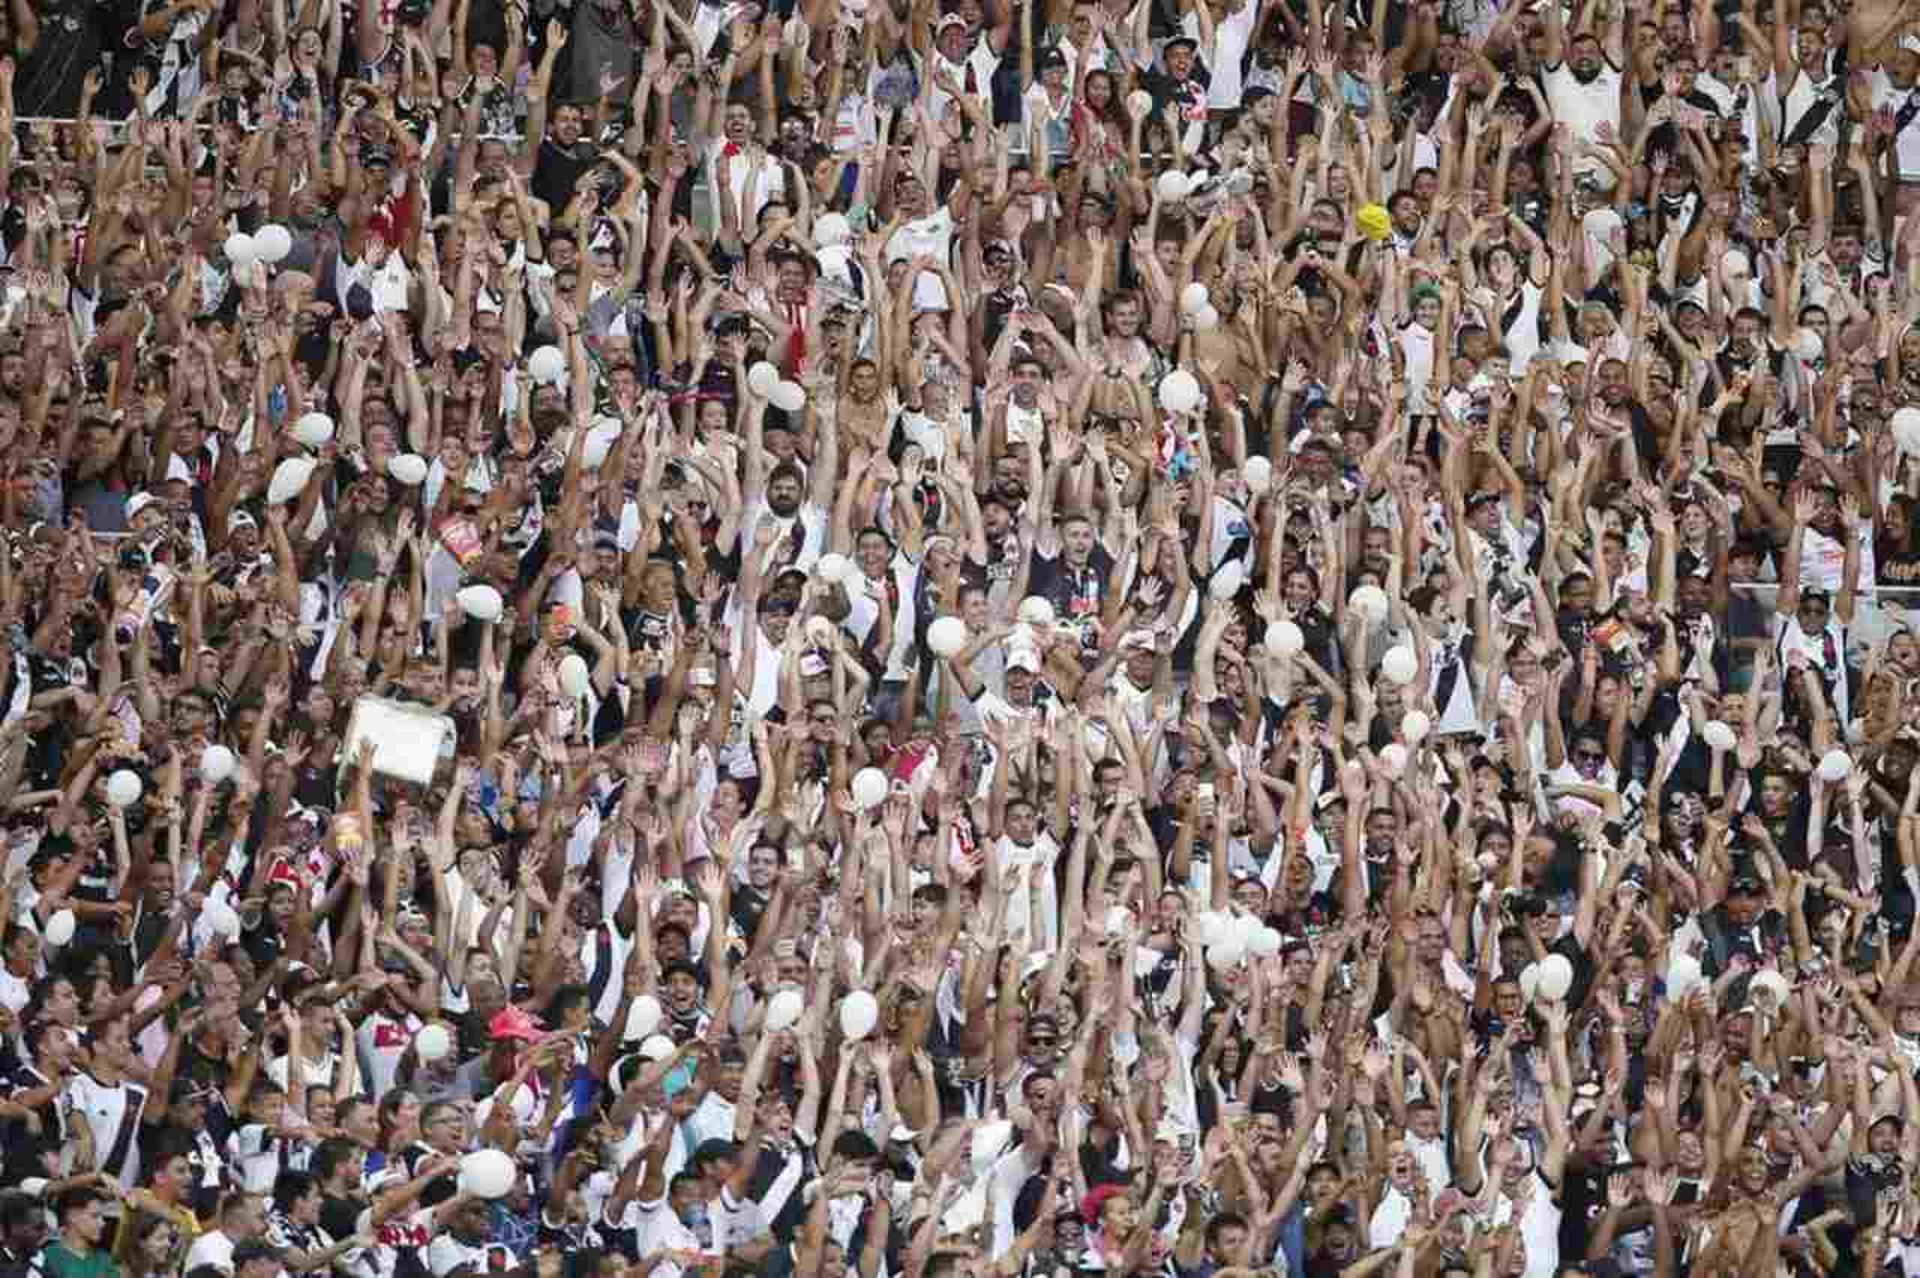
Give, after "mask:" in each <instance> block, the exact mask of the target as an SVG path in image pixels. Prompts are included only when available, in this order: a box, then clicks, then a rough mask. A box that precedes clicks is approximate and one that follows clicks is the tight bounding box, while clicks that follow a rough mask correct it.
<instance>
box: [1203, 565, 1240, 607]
mask: <svg viewBox="0 0 1920 1278" xmlns="http://www.w3.org/2000/svg"><path fill="white" fill-rule="evenodd" d="M1246 584H1247V570H1246V567H1245V565H1243V564H1242V563H1241V562H1240V561H1239V560H1238V559H1229V560H1227V562H1226V563H1224V564H1221V565H1220V567H1219V569H1218V570H1217V571H1216V572H1215V573H1214V574H1213V580H1211V581H1209V582H1208V583H1207V593H1209V594H1211V595H1212V596H1213V597H1214V598H1215V599H1231V598H1233V597H1234V596H1235V595H1237V594H1239V593H1240V587H1242V586H1244V585H1246Z"/></svg>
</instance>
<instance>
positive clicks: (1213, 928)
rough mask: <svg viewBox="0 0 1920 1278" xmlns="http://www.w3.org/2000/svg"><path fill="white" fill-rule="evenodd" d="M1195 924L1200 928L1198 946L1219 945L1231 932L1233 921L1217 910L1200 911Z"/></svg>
mask: <svg viewBox="0 0 1920 1278" xmlns="http://www.w3.org/2000/svg"><path fill="white" fill-rule="evenodd" d="M1197 922H1198V923H1199V926H1200V944H1201V945H1203V946H1208V947H1212V946H1215V945H1219V944H1220V943H1221V942H1223V941H1225V940H1226V939H1227V937H1228V936H1230V935H1231V934H1232V932H1233V919H1232V918H1231V917H1229V916H1228V915H1225V914H1222V913H1220V912H1219V911H1217V910H1202V911H1201V912H1200V917H1199V919H1198V920H1197Z"/></svg>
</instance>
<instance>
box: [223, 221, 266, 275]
mask: <svg viewBox="0 0 1920 1278" xmlns="http://www.w3.org/2000/svg"><path fill="white" fill-rule="evenodd" d="M225 248H226V252H227V262H228V263H229V264H230V265H231V266H232V267H233V269H234V270H236V271H238V270H241V269H243V268H245V267H248V266H252V265H253V260H254V259H255V258H257V257H259V256H260V246H259V245H258V244H256V243H254V241H253V237H252V236H251V235H248V234H247V233H246V232H245V231H235V232H234V233H233V234H232V235H229V236H228V237H227V242H226V245H225Z"/></svg>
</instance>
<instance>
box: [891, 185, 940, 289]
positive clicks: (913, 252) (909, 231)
mask: <svg viewBox="0 0 1920 1278" xmlns="http://www.w3.org/2000/svg"><path fill="white" fill-rule="evenodd" d="M922 253H925V254H926V255H927V256H929V257H931V258H934V259H936V260H938V261H941V262H951V261H952V260H953V214H951V213H949V212H948V211H947V206H946V205H944V204H942V205H941V206H940V207H939V208H937V209H935V210H934V211H933V212H931V213H929V214H928V215H927V216H925V217H923V218H920V219H918V220H917V221H913V222H908V223H906V224H905V225H903V226H901V227H900V229H899V230H897V231H895V232H894V233H893V238H892V239H890V240H888V241H887V260H888V261H889V262H898V261H903V260H907V259H910V258H914V257H917V256H919V255H920V254H922ZM913 305H914V309H916V310H922V311H944V310H948V309H951V308H950V306H949V304H948V302H947V290H946V289H945V288H944V287H942V286H941V283H940V277H939V276H938V275H935V274H933V273H932V272H930V271H922V272H921V273H920V274H919V275H918V276H916V277H915V279H914V281H913Z"/></svg>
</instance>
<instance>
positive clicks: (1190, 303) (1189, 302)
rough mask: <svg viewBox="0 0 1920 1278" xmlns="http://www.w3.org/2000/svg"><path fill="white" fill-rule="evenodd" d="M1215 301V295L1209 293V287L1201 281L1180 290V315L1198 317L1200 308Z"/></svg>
mask: <svg viewBox="0 0 1920 1278" xmlns="http://www.w3.org/2000/svg"><path fill="white" fill-rule="evenodd" d="M1212 300H1213V294H1211V293H1209V292H1207V286H1206V285H1205V284H1202V283H1201V282H1200V281H1199V280H1195V281H1194V282H1193V283H1191V284H1189V285H1187V286H1186V287H1185V288H1183V289H1181V290H1180V313H1181V314H1182V315H1197V314H1199V312H1200V308H1201V307H1203V306H1205V305H1207V304H1208V303H1209V302H1211V301H1212Z"/></svg>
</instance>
